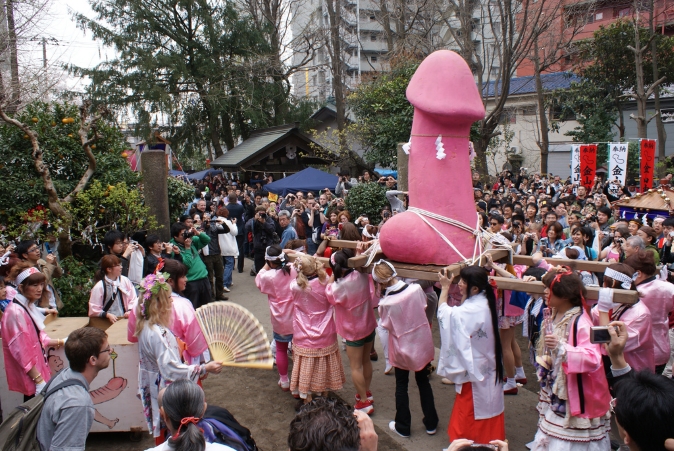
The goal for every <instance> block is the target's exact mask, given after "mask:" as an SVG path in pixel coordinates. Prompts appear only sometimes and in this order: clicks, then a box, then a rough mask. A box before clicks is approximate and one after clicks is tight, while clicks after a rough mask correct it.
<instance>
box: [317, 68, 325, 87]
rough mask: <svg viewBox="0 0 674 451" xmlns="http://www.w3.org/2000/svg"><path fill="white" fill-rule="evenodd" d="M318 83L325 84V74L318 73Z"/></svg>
mask: <svg viewBox="0 0 674 451" xmlns="http://www.w3.org/2000/svg"><path fill="white" fill-rule="evenodd" d="M318 82H319V83H321V84H323V83H325V72H323V71H320V72H319V73H318Z"/></svg>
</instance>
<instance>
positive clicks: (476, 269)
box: [459, 266, 503, 384]
mask: <svg viewBox="0 0 674 451" xmlns="http://www.w3.org/2000/svg"><path fill="white" fill-rule="evenodd" d="M459 276H460V277H461V279H463V281H464V282H466V285H467V287H466V292H467V295H468V297H470V292H471V291H472V290H473V287H476V288H477V289H478V290H479V291H484V295H485V296H486V298H487V303H488V304H489V312H490V313H491V326H492V329H493V334H494V353H495V354H496V382H497V384H498V383H499V382H501V381H503V349H502V348H501V336H500V335H499V332H498V315H497V313H496V296H495V295H494V290H493V288H492V287H491V285H489V274H488V273H487V271H486V270H485V269H484V268H482V267H480V266H467V267H465V268H463V269H462V270H461V272H460V273H459Z"/></svg>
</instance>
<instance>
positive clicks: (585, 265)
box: [513, 255, 611, 273]
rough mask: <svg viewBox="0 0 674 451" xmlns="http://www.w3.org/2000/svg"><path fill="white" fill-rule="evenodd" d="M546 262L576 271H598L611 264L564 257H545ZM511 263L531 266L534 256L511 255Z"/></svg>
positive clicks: (602, 270) (601, 271)
mask: <svg viewBox="0 0 674 451" xmlns="http://www.w3.org/2000/svg"><path fill="white" fill-rule="evenodd" d="M544 260H545V261H546V262H548V263H549V264H551V265H554V266H562V265H563V266H568V267H570V268H571V269H575V270H577V271H589V272H600V273H603V272H604V270H605V269H606V268H607V267H608V266H609V265H610V264H611V263H609V262H593V261H586V260H568V259H565V258H545V259H544ZM513 263H514V264H515V265H526V266H533V264H534V258H533V257H531V256H529V255H513Z"/></svg>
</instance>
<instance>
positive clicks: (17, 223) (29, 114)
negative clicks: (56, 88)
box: [0, 102, 139, 257]
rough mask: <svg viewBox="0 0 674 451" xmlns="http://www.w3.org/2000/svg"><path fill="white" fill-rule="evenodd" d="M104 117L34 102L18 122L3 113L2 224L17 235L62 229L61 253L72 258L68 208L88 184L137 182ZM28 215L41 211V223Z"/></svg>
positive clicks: (0, 146) (0, 139)
mask: <svg viewBox="0 0 674 451" xmlns="http://www.w3.org/2000/svg"><path fill="white" fill-rule="evenodd" d="M104 113H105V111H104V110H103V111H99V112H98V113H95V114H93V115H92V114H91V112H90V110H89V105H88V104H87V103H85V104H84V105H82V106H80V107H79V108H78V107H77V106H75V105H72V104H69V103H60V102H52V103H44V102H34V103H32V104H29V105H28V106H26V108H24V109H23V110H22V111H21V112H20V113H18V114H17V115H16V116H14V117H9V116H7V115H6V114H5V112H4V111H2V110H0V118H2V120H3V121H4V122H5V124H6V125H3V126H0V161H2V163H0V205H1V207H0V221H2V222H3V223H5V224H9V225H10V226H13V227H15V230H14V231H15V232H16V233H17V235H19V236H25V234H26V233H28V232H30V231H32V232H35V231H36V230H35V228H34V227H33V225H34V224H35V223H36V222H42V223H46V222H49V223H52V224H53V225H55V226H56V227H60V228H61V231H62V236H61V238H62V245H63V247H62V248H61V253H62V256H64V257H65V256H66V255H68V252H69V245H66V242H69V240H70V237H69V235H70V234H69V232H70V226H69V225H70V223H71V220H72V216H71V213H70V212H69V210H68V207H67V206H68V204H70V203H71V202H73V200H74V199H75V198H76V196H77V195H78V194H79V193H80V192H82V191H83V190H84V189H85V188H86V187H87V186H88V184H89V181H90V180H91V179H92V178H93V179H96V180H99V181H100V182H101V183H103V184H105V185H108V184H114V183H118V182H125V183H128V184H130V185H133V184H136V183H137V182H138V179H139V176H138V174H136V173H134V172H133V171H131V169H130V168H129V165H128V163H127V162H126V160H125V159H124V158H123V157H122V156H121V153H122V151H123V150H124V148H125V147H126V143H125V142H124V138H123V136H122V134H121V133H120V132H119V129H118V128H117V127H115V126H114V125H113V124H112V123H110V122H108V121H107V120H105V119H104V118H103V116H104V115H105V114H104ZM37 207H40V208H41V210H36V209H37ZM42 207H44V208H42ZM30 211H40V212H41V213H40V215H41V217H40V218H37V219H39V220H36V218H35V217H31V215H32V213H31V214H28V212H30ZM33 216H34V215H33Z"/></svg>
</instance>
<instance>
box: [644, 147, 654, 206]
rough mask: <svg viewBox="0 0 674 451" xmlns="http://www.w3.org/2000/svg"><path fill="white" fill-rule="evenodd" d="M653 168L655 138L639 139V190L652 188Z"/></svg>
mask: <svg viewBox="0 0 674 451" xmlns="http://www.w3.org/2000/svg"><path fill="white" fill-rule="evenodd" d="M654 169H655V140H654V139H642V140H641V192H642V193H645V192H646V191H648V190H649V189H651V188H653V170H654Z"/></svg>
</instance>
